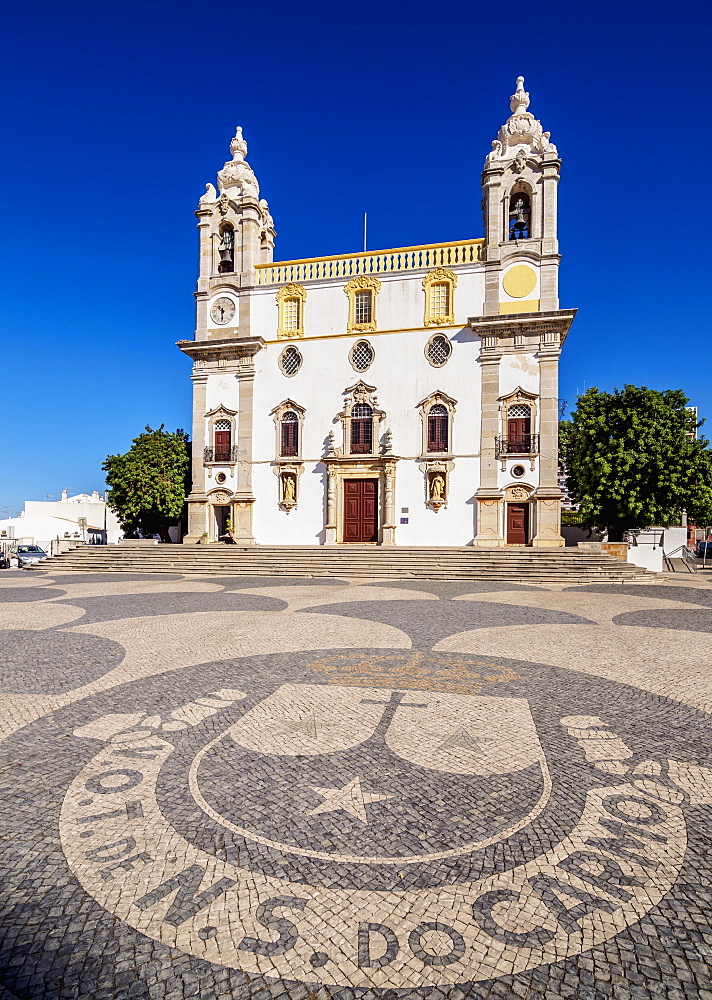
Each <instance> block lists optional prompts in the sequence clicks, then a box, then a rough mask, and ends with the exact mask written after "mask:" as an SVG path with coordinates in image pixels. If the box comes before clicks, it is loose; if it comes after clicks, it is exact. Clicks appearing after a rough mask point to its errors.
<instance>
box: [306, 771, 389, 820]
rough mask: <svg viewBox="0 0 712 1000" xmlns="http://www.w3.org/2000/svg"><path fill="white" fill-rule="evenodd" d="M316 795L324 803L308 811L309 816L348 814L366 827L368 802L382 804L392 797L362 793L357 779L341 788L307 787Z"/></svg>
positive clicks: (359, 781) (375, 793) (359, 780)
mask: <svg viewBox="0 0 712 1000" xmlns="http://www.w3.org/2000/svg"><path fill="white" fill-rule="evenodd" d="M309 787H310V788H311V790H312V791H313V792H316V793H317V795H321V796H322V797H323V798H324V802H322V803H321V805H318V806H317V807H316V809H310V810H309V815H310V816H314V815H316V814H317V813H328V812H338V811H339V810H341V811H342V812H345V813H348V814H349V816H353V817H354V819H357V820H359V821H360V822H361V823H364V824H365V825H366V826H368V816H367V815H366V805H367V803H369V802H382V801H384V799H393V798H395V796H394V795H379V794H378V793H377V792H364V791H363V789H362V788H361V779H360V778H359V777H356V778H354V779H353V780H352V781H349V782H348V783H347V784H345V785H344V786H343V787H342V788H320V787H317V786H316V785H310V786H309Z"/></svg>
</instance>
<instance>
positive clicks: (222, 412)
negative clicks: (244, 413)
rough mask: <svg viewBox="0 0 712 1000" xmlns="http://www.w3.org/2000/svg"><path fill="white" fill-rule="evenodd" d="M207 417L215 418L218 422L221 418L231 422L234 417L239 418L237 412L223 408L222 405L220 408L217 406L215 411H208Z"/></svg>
mask: <svg viewBox="0 0 712 1000" xmlns="http://www.w3.org/2000/svg"><path fill="white" fill-rule="evenodd" d="M205 416H206V417H214V418H215V419H216V420H219V419H220V418H221V417H225V418H226V419H227V420H230V419H231V418H232V417H236V416H237V410H230V409H228V408H227V406H223V405H222V403H221V404H220V406H216V407H215V409H214V410H208V412H207V413H206V414H205Z"/></svg>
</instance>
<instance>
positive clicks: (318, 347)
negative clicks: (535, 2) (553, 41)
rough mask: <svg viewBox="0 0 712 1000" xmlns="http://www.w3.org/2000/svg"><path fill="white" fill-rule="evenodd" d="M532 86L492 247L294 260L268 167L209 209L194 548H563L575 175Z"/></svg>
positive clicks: (504, 171)
mask: <svg viewBox="0 0 712 1000" xmlns="http://www.w3.org/2000/svg"><path fill="white" fill-rule="evenodd" d="M523 85H524V81H523V79H522V78H521V77H520V78H519V79H518V80H517V85H516V92H515V94H514V95H513V96H512V98H511V103H510V108H511V115H510V117H509V119H508V120H507V122H506V123H505V124H504V125H503V126H502V128H501V129H500V130H499V134H498V136H497V139H496V140H495V141H494V142H493V143H492V149H491V152H490V153H489V154H488V155H487V157H486V160H485V164H484V170H483V173H482V195H483V202H482V205H483V215H484V238H483V239H463V240H462V241H458V242H454V243H442V244H434V245H432V244H431V245H424V246H415V247H401V248H398V249H391V250H381V251H369V252H364V253H353V254H345V255H343V256H336V257H320V258H311V259H304V260H291V261H274V259H273V256H274V242H275V229H274V223H273V220H272V217H271V215H270V212H269V207H268V204H267V202H266V201H265V200H264V199H262V198H260V191H259V185H258V182H257V179H256V177H255V175H254V172H253V170H252V168H251V167H250V166H249V164H248V163H247V160H246V155H247V144H246V143H245V141H244V139H243V137H242V132H241V130H240V129H238V130H237V134H236V135H235V137H234V139H233V140H232V142H231V144H230V151H231V154H232V159H231V160H229V161H228V162H227V163H225V165H224V166H223V168H222V170H220V172H219V173H218V178H217V179H218V189H217V190H216V189H215V187H214V186H213V185H212V184H208V185H207V187H206V192H205V194H204V195H203V197H202V198H201V199H200V203H199V207H198V211H197V213H196V215H197V217H198V230H199V234H200V276H199V279H198V290H197V293H196V299H197V324H196V332H195V339H194V340H190V341H180V342H179V345H178V346H179V347H180V349H181V350H182V351H184V352H185V354H187V355H188V356H189V357H190V358H191V359H192V361H193V373H192V380H193V429H192V437H193V469H192V479H193V486H192V490H191V493H190V495H189V496H188V498H187V500H188V511H189V513H188V534H187V535H186V537H185V538H184V541H185V542H187V543H195V542H199V541H208V542H211V541H218V540H219V539H220V537H221V536H223V537H224V536H225V535H227V534H228V532H231V534H232V536H233V538H234V539H235V541H236V542H237V543H238V544H263V545H344V546H347V545H353V544H362V545H368V544H370V545H408V546H462V545H475V546H482V547H492V548H496V547H499V546H505V545H532V546H535V547H558V546H563V544H564V540H563V538H562V537H561V533H560V527H559V524H560V502H561V497H562V494H561V490H560V488H559V485H558V478H557V428H558V399H557V396H558V361H559V355H560V352H561V347H562V345H563V342H564V340H565V338H566V335H567V333H568V330H569V327H570V325H571V322H572V320H573V318H574V313H575V311H574V310H571V309H564V310H562V309H560V308H559V299H558V268H559V260H560V258H559V250H558V241H557V221H556V220H557V210H556V206H557V185H558V181H559V169H560V160H559V156H558V153H557V149H556V146H554V144H553V143H552V142H551V140H550V137H549V133H548V132H544V131H543V129H542V126H541V124H540V122H538V121H537V120H536V119H535V118H534V116H533V115H532V114H531V112H529V111H528V106H529V95H528V94H527V93H526V91H525V90H524V86H523Z"/></svg>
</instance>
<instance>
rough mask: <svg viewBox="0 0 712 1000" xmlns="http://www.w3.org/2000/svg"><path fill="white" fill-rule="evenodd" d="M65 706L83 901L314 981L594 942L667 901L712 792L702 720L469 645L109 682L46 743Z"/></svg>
mask: <svg viewBox="0 0 712 1000" xmlns="http://www.w3.org/2000/svg"><path fill="white" fill-rule="evenodd" d="M169 679H170V683H169ZM176 690H180V691H182V692H183V700H182V701H180V702H177V701H176V699H175V697H174V696H172V698H169V692H172V691H176ZM572 706H575V708H574V709H573V710H572ZM70 715H71V718H72V721H71V725H70V730H69V731H70V732H71V733H72V736H73V739H74V740H75V741H77V747H78V748H79V749H81V748H83V753H84V756H83V759H84V761H85V763H84V765H83V766H82V767H80V768H79V770H78V771H77V769H76V768H75V769H74V773H73V774H71V775H69V774H68V780H67V784H68V787H67V789H66V794H65V795H64V801H63V804H62V809H61V820H60V834H61V843H62V849H63V852H64V855H65V857H66V860H67V863H68V865H69V868H70V870H71V872H72V874H73V875H74V877H75V878H76V879H77V880H78V882H79V883H80V885H81V886H82V887H83V889H84V890H85V891H86V892H87V893H88V894H89V895H90V896H91V897H93V898H94V899H95V900H96V901H98V902H99V903H100V904H101V906H102V907H104V908H105V909H106V910H108V911H109V912H110V913H112V914H114V916H115V917H116V918H117V919H118V920H119V921H121V922H122V924H123V925H124V926H126V925H128V926H129V927H133V928H135V930H136V931H139V932H140V933H141V934H143V935H146V936H147V937H148V938H152V939H154V940H156V941H159V942H162V943H163V944H165V945H168V946H170V947H173V948H177V949H179V950H180V951H183V952H185V953H187V954H192V955H194V956H197V957H198V958H200V959H205V960H208V961H210V962H212V963H215V964H216V965H220V966H226V967H228V968H233V969H239V970H243V971H244V972H246V973H248V974H251V975H264V976H267V977H277V978H282V979H285V980H297V981H307V982H316V983H319V984H322V985H323V986H324V987H326V988H330V987H335V988H340V987H343V986H352V987H371V988H376V989H383V990H389V989H398V988H405V987H408V988H413V987H414V986H415V987H418V988H423V989H427V988H430V987H434V986H445V985H448V984H457V983H465V982H472V981H478V980H479V981H482V980H490V979H493V978H497V977H498V976H500V975H511V974H516V973H517V972H520V971H524V970H528V969H533V968H535V967H537V966H540V965H544V964H548V963H553V962H559V961H561V960H562V959H565V958H567V957H569V956H574V955H577V954H580V953H582V952H584V951H587V950H589V949H591V948H594V947H595V946H597V945H599V944H602V943H603V942H605V941H607V940H609V939H610V938H612V937H614V936H615V935H616V934H618V933H619V932H620V931H622V930H624V929H625V928H627V927H629V926H630V925H632V924H634V923H635V922H636V921H638V920H640V918H641V917H642V916H643V915H644V914H646V913H647V912H648V911H650V910H651V908H652V907H654V906H655V905H656V904H657V903H658V902H659V901H660V900H662V898H663V897H664V896H665V895H666V894H667V893H669V892H670V891H671V889H672V888H673V886H674V884H675V882H676V880H677V878H678V875H679V873H680V870H681V867H682V864H683V859H684V856H685V847H686V819H685V813H686V811H687V810H688V809H689V808H690V807H691V806H695V805H696V804H699V803H703V802H711V801H712V770H710V769H709V768H708V767H707V766H706V765H705V763H704V760H703V759H702V755H703V753H706V748H707V746H708V742H707V740H706V738H705V736H704V731H705V727H706V726H707V723H708V720H707V717H706V716H704V715H703V714H702V713H699V712H696V711H694V710H692V709H688V708H686V707H684V706H682V705H680V704H677V703H673V702H668V701H666V700H665V699H663V698H651V697H650V696H645V697H641V695H640V693H639V692H638V691H637V690H636V689H634V688H631V687H627V686H626V685H622V684H618V683H614V682H607V681H605V680H601V679H597V683H596V685H595V687H594V686H592V685H591V684H590V678H588V677H586V676H585V675H583V674H579V673H576V672H570V671H566V670H561V669H557V668H553V667H546V666H541V665H536V664H530V663H526V662H516V661H507V662H497V661H494V660H492V659H490V658H480V659H478V658H477V657H475V656H471V655H467V654H454V653H439V652H433V651H416V652H413V651H383V650H375V651H370V650H365V651H349V652H344V651H343V650H337V651H334V652H330V653H329V652H321V653H318V654H315V653H291V654H279V655H274V656H265V657H250V658H246V659H243V660H233V661H230V662H227V663H215V664H206V665H204V666H201V667H193V668H186V669H185V670H182V671H176V672H174V673H173V674H172V675H162V676H161V677H160V678H157V677H154V678H151V679H150V680H147V681H141V682H137V683H134V684H132V685H128V686H127V687H126V688H125V689H117V690H115V691H113V692H110V693H107V692H104V693H102V694H101V695H100V696H96V701H95V702H94V701H93V700H91V699H90V700H88V701H86V702H83V703H82V704H81V705H80V706H76V707H75V708H73V709H71V710H66V712H65V713H58V714H57V715H56V716H55V717H54V718H55V722H54V724H53V725H54V726H55V728H54V729H53V730H52V731H54V732H56V731H57V729H56V727H57V726H59V728H60V729H61V725H60V723H61V722H62V720H63V719H64V720H65V721H66V719H67V718H68V717H69V716H70ZM43 725H46V723H43V722H40V723H36V724H35V726H37V727H41V726H43ZM32 728H33V727H30V729H32ZM55 738H56V737H55ZM79 741H80V742H79ZM57 742H58V743H59V742H61V741H59V740H58V741H57ZM670 746H673V747H674V748H675V749H674V751H670V750H669V747H670ZM63 751H64V747H59V746H58V747H57V753H58V754H61V753H63ZM671 752H672V754H673V755H672V756H670V753H671ZM696 877H700V872H699V871H698V872H697V876H696Z"/></svg>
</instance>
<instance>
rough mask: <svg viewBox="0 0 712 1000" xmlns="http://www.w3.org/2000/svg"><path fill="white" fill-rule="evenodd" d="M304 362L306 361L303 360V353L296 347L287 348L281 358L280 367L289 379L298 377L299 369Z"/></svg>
mask: <svg viewBox="0 0 712 1000" xmlns="http://www.w3.org/2000/svg"><path fill="white" fill-rule="evenodd" d="M303 360H304V359H303V358H302V355H301V353H300V352H299V351H298V350H297V348H296V347H287V348H285V350H284V351H282V353H281V355H280V358H279V367H280V368H281V370H282V374H283V375H286V376H287V377H291V376H292V375H296V374H297V372H298V371H299V369H300V368H301V367H302V361H303Z"/></svg>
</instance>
